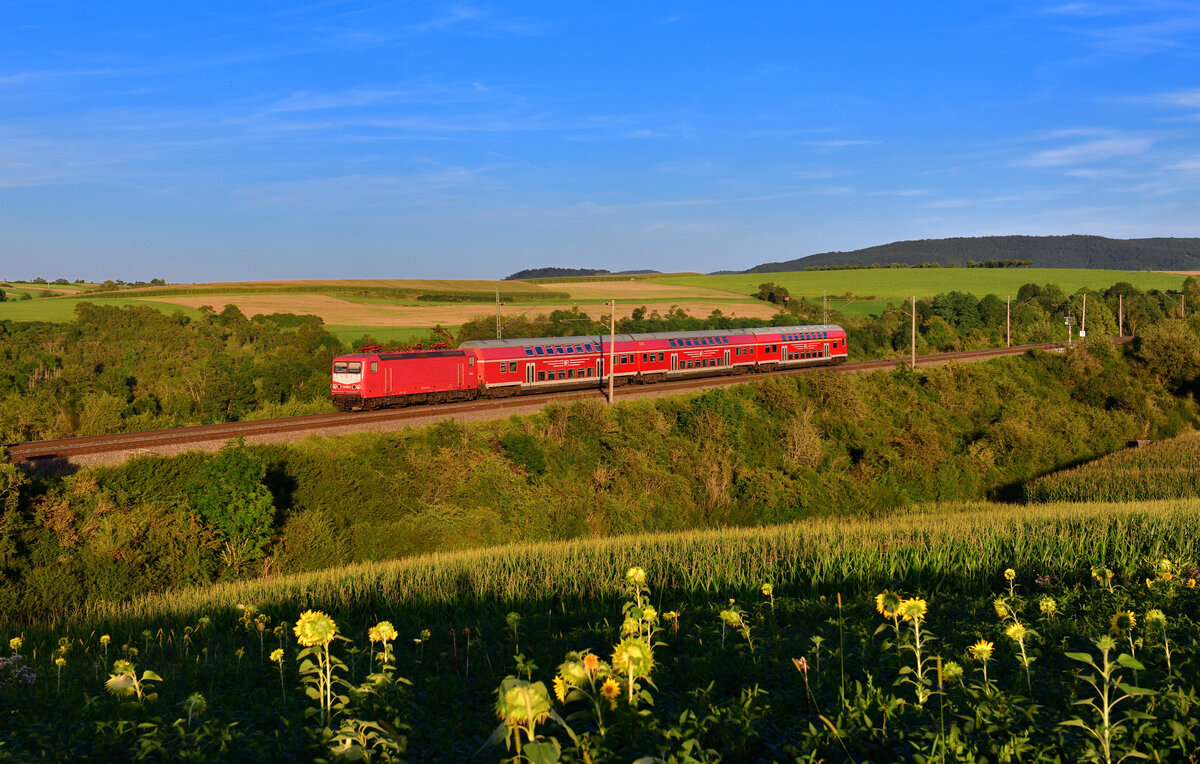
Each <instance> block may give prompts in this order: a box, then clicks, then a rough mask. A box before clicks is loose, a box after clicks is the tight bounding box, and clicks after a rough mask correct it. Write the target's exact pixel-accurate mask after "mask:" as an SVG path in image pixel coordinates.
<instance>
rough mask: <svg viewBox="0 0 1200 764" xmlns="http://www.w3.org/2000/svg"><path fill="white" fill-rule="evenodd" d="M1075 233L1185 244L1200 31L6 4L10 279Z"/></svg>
mask: <svg viewBox="0 0 1200 764" xmlns="http://www.w3.org/2000/svg"><path fill="white" fill-rule="evenodd" d="M181 9H182V10H181ZM1069 233H1086V234H1099V235H1105V236H1113V237H1119V238H1133V237H1142V236H1200V3H1196V2H1194V0H1188V1H1186V2H1173V1H1170V0H1163V1H1158V0H1145V1H1144V2H1125V1H1123V0H1113V2H1096V3H1093V2H1066V3H1056V2H1047V3H1037V2H1028V3H1025V2H989V1H988V0H977V1H975V2H946V3H919V2H918V3H892V2H886V3H885V2H878V3H815V2H796V1H792V2H750V3H738V4H734V3H724V2H689V3H686V4H671V3H644V2H638V3H629V2H619V1H610V2H603V3H583V2H579V3H576V2H566V3H469V2H467V3H423V2H396V3H389V2H373V3H357V2H314V3H304V2H302V1H301V2H273V3H262V2H252V1H250V0H247V1H244V2H221V1H220V0H212V1H211V2H205V3H161V2H160V3H96V2H87V3H83V2H42V1H36V0H31V1H28V2H24V1H22V0H17V1H16V2H0V277H3V278H18V277H29V276H34V275H42V276H45V277H47V278H56V277H60V276H61V277H67V278H72V279H74V278H85V279H103V278H122V279H125V280H135V279H149V278H153V277H164V278H165V277H168V275H169V276H170V278H172V279H173V280H175V281H211V280H243V279H266V278H334V277H356V278H374V277H378V278H405V277H446V278H497V277H502V276H504V275H507V274H508V273H511V272H513V271H515V270H519V269H521V268H527V267H538V266H544V265H561V266H572V267H603V268H609V269H611V270H622V269H630V268H653V269H657V270H663V271H678V270H698V271H711V270H717V269H740V268H747V267H750V266H752V265H755V264H757V263H760V262H765V261H774V260H784V259H790V258H794V257H800V256H803V255H807V254H813V253H816V252H823V251H828V250H847V249H855V248H858V247H864V246H871V245H875V244H882V243H886V242H889V241H897V240H903V239H919V238H938V237H943V236H971V235H991V234H1039V235H1040V234H1069Z"/></svg>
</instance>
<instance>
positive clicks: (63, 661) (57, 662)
mask: <svg viewBox="0 0 1200 764" xmlns="http://www.w3.org/2000/svg"><path fill="white" fill-rule="evenodd" d="M54 665H55V666H58V667H59V668H62V667H63V666H65V665H67V659H66V658H64V657H62V656H61V655H60V656H58V657H57V658H55V659H54Z"/></svg>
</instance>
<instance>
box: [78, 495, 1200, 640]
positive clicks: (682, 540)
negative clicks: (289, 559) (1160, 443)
mask: <svg viewBox="0 0 1200 764" xmlns="http://www.w3.org/2000/svg"><path fill="white" fill-rule="evenodd" d="M1198 513H1200V501H1198V500H1188V501H1162V502H1150V503H1145V504H1139V505H1126V504H1116V503H1108V504H1049V505H1036V506H1017V507H1011V508H1010V507H999V506H997V505H993V504H984V503H975V504H965V505H951V506H927V507H923V508H920V509H918V510H916V511H913V512H910V513H907V514H902V515H897V516H892V517H887V518H880V519H866V520H842V519H821V520H811V521H805V522H800V523H794V524H791V525H785V526H777V527H770V528H751V529H730V530H716V531H691V532H682V533H667V534H647V535H637V536H623V537H613V538H607V539H602V540H595V541H569V542H558V543H543V544H526V545H519V546H508V547H500V548H493V549H488V550H479V551H470V552H460V553H450V554H445V553H444V554H431V555H426V556H423V557H417V558H410V559H405V560H399V561H392V562H372V563H363V564H357V565H351V566H347V567H342V568H335V569H330V570H325V571H321V572H316V573H309V574H302V575H294V576H286V577H278V578H268V579H259V580H254V581H242V582H236V583H227V584H220V585H217V586H213V587H207V588H197V589H191V590H184V591H178V592H174V593H171V594H169V595H162V596H152V597H146V598H142V599H138V600H135V601H132V602H128V603H104V602H101V603H98V604H95V605H93V606H91V607H90V608H89V612H88V613H87V614H86V616H87V619H85V620H88V619H91V620H97V621H104V622H112V621H115V620H124V619H128V618H133V619H142V618H162V617H164V616H166V617H180V618H187V617H191V616H193V615H195V614H200V613H207V612H213V611H214V610H222V609H228V608H233V607H235V606H236V605H237V604H238V603H241V602H257V603H263V604H266V603H275V604H282V603H292V604H294V605H295V606H296V607H299V608H305V607H309V606H312V605H317V604H323V603H329V604H331V605H333V604H336V605H340V606H343V607H351V606H362V605H367V606H368V607H369V606H370V605H371V603H380V604H381V605H383V604H385V603H386V605H387V606H388V607H395V606H396V605H397V604H398V603H406V604H421V605H435V606H436V605H451V606H455V607H461V606H465V605H469V604H471V603H472V602H479V601H484V600H487V601H491V602H495V601H497V600H499V601H502V602H504V601H510V602H514V603H515V602H525V601H545V600H550V599H565V600H574V599H579V598H584V597H588V598H592V599H595V598H601V599H605V598H608V597H614V598H615V597H617V596H619V583H620V582H619V580H618V579H617V578H615V577H614V571H623V570H625V569H627V568H628V567H629V566H630V565H634V564H641V565H643V566H644V567H645V568H646V569H647V571H648V573H649V574H650V575H651V576H652V577H653V578H654V580H656V581H658V582H660V583H659V585H660V586H661V587H662V588H663V589H664V590H669V591H674V592H676V593H677V594H678V595H679V596H683V597H686V596H687V595H689V594H692V595H701V596H706V595H711V594H713V593H716V592H730V591H753V590H756V589H757V588H758V587H759V586H760V585H761V583H762V582H763V581H774V582H776V584H786V585H789V586H791V587H793V590H800V591H803V590H806V589H807V590H809V591H813V592H833V591H837V592H842V593H852V592H859V593H863V592H871V591H874V590H875V589H876V588H877V587H879V586H883V585H888V584H890V583H892V582H899V581H903V582H904V584H905V585H906V586H907V587H909V588H916V587H920V588H923V589H925V590H928V591H937V590H939V589H943V588H944V589H948V590H953V591H955V592H958V593H971V592H975V591H979V592H983V591H987V590H988V586H989V585H990V583H993V582H994V579H995V576H996V575H997V573H998V571H999V570H1002V569H1003V568H1005V567H1014V568H1016V569H1018V570H1027V571H1037V572H1039V573H1040V574H1042V575H1054V576H1059V577H1061V578H1062V579H1063V580H1068V581H1069V580H1084V579H1086V578H1087V576H1088V571H1089V569H1090V567H1091V566H1093V565H1094V566H1105V565H1107V566H1109V567H1111V568H1113V569H1114V570H1115V571H1116V572H1117V574H1118V575H1119V576H1121V575H1127V576H1133V575H1137V574H1138V572H1139V571H1141V570H1143V569H1146V570H1151V569H1153V566H1154V564H1155V563H1156V562H1157V561H1158V560H1159V559H1161V558H1162V557H1164V556H1169V557H1170V558H1171V559H1173V560H1179V561H1195V560H1196V559H1197V558H1200V524H1198V523H1196V522H1195V518H1196V517H1197V514H1198Z"/></svg>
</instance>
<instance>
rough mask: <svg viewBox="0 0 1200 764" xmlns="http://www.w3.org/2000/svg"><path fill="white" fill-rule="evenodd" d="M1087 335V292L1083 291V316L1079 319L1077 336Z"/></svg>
mask: <svg viewBox="0 0 1200 764" xmlns="http://www.w3.org/2000/svg"><path fill="white" fill-rule="evenodd" d="M1086 336H1087V292H1084V293H1083V317H1082V318H1080V319H1079V338H1080V339H1083V338H1084V337H1086Z"/></svg>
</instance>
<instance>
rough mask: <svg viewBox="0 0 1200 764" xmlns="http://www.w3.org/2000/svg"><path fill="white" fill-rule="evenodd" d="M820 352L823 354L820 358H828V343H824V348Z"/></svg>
mask: <svg viewBox="0 0 1200 764" xmlns="http://www.w3.org/2000/svg"><path fill="white" fill-rule="evenodd" d="M821 352H822V354H823V355H822V356H821V357H822V358H828V357H829V343H828V342H826V343H825V348H824V349H823V350H822V351H821Z"/></svg>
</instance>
